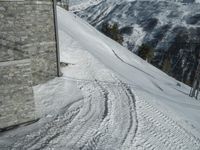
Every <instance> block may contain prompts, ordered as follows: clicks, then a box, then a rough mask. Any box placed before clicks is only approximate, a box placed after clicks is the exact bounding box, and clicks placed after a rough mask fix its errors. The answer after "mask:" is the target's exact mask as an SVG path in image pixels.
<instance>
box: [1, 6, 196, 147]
mask: <svg viewBox="0 0 200 150" xmlns="http://www.w3.org/2000/svg"><path fill="white" fill-rule="evenodd" d="M58 21H59V38H60V48H61V61H62V62H63V63H62V64H66V65H63V68H62V72H63V77H61V78H57V79H54V80H52V81H49V82H48V83H46V84H42V85H39V86H36V87H35V90H34V92H35V95H36V106H37V110H38V111H37V112H38V114H39V115H40V116H41V119H40V120H39V121H38V122H37V123H34V124H32V125H29V126H26V127H20V128H18V129H15V130H12V131H9V132H6V133H2V134H0V149H3V150H4V149H10V148H12V149H19V150H21V149H30V150H33V149H34V150H35V149H59V150H60V149H61V150H66V149H67V150H78V149H87V150H93V149H99V150H100V149H101V150H102V149H103V150H111V149H112V150H120V149H121V150H132V149H148V150H149V149H157V150H161V149H173V150H174V149H177V150H179V149H185V150H188V149H192V150H199V149H200V140H199V138H200V115H199V114H200V103H199V102H198V101H196V100H195V99H192V98H189V97H188V93H189V90H190V89H189V87H188V86H186V85H184V84H182V83H179V84H180V85H179V84H178V85H177V83H178V81H176V80H175V79H173V78H171V77H169V76H167V75H166V74H165V73H163V72H161V71H159V70H158V69H156V68H155V67H153V66H151V65H150V64H148V63H147V62H145V61H143V60H142V59H140V58H139V57H137V56H136V55H134V54H133V53H131V52H130V51H129V50H127V49H125V48H124V47H122V46H121V45H119V44H118V43H116V42H114V41H113V40H111V39H109V38H107V37H105V36H104V35H102V34H101V33H100V32H98V31H97V30H96V29H95V28H93V27H92V26H90V25H89V24H88V23H86V22H85V21H83V20H82V19H80V18H79V17H77V16H76V15H74V14H72V13H70V12H67V11H65V10H64V9H61V8H59V7H58Z"/></svg>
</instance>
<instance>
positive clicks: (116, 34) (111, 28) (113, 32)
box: [101, 22, 124, 44]
mask: <svg viewBox="0 0 200 150" xmlns="http://www.w3.org/2000/svg"><path fill="white" fill-rule="evenodd" d="M101 32H102V33H104V34H105V35H106V36H108V37H110V38H111V39H113V40H115V41H117V42H118V43H120V44H122V43H123V41H124V39H123V36H122V35H121V34H120V31H119V27H118V24H117V23H114V24H113V25H111V24H109V23H107V22H105V23H103V24H102V27H101Z"/></svg>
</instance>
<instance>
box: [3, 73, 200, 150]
mask: <svg viewBox="0 0 200 150" xmlns="http://www.w3.org/2000/svg"><path fill="white" fill-rule="evenodd" d="M113 79H114V81H115V82H114V84H113V83H112V82H110V83H109V82H100V81H98V80H93V81H87V80H86V81H81V80H77V84H78V86H79V88H80V89H81V91H82V92H83V95H84V98H83V99H79V100H77V101H75V102H74V103H71V104H69V105H67V106H65V107H63V108H62V109H61V110H60V112H59V113H58V114H57V115H55V116H53V117H52V118H51V119H50V120H49V121H48V122H47V123H46V124H43V125H41V126H40V128H36V129H34V130H32V131H30V132H29V133H26V134H21V135H15V137H12V139H14V142H13V144H12V145H7V147H6V145H1V143H0V147H3V146H4V148H5V149H12V150H26V149H28V150H40V149H44V150H46V149H67V150H68V149H69V150H78V149H80V150H95V149H98V150H102V149H103V150H112V149H113V150H119V149H122V150H126V149H127V150H128V149H148V150H149V149H150V150H151V149H152V150H153V149H157V150H160V149H178V150H186V149H192V150H195V149H196V150H199V149H200V140H199V139H198V138H196V137H195V136H194V135H192V134H191V133H189V132H188V131H186V130H185V129H184V128H183V127H181V125H179V124H177V123H176V122H175V121H173V120H172V119H171V118H169V117H168V116H166V115H165V114H163V113H162V112H160V111H159V110H158V109H156V108H155V107H153V106H152V105H151V104H149V103H148V102H146V101H145V100H143V99H142V98H140V97H138V96H137V94H136V92H135V91H136V89H135V86H133V85H132V86H130V85H127V84H126V83H123V82H122V81H120V80H119V79H118V78H117V77H115V76H113Z"/></svg>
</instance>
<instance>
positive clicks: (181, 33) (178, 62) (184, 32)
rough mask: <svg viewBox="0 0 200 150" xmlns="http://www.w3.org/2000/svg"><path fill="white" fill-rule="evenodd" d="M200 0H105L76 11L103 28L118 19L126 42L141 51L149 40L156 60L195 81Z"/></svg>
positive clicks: (175, 74) (181, 77) (176, 74)
mask: <svg viewBox="0 0 200 150" xmlns="http://www.w3.org/2000/svg"><path fill="white" fill-rule="evenodd" d="M199 8H200V4H199V3H195V1H182V2H174V1H173V2H172V1H131V0H129V1H128V0H122V1H117V0H116V1H114V0H103V1H101V2H100V3H98V4H96V5H93V6H90V7H88V8H87V9H84V10H82V11H77V12H76V13H77V14H78V15H79V16H80V17H82V18H84V19H85V20H87V21H88V22H89V23H90V24H92V25H93V26H95V27H96V28H98V29H99V30H101V28H102V24H103V23H105V22H106V23H107V22H109V23H111V24H113V23H117V24H118V25H119V29H120V32H121V34H122V35H123V38H124V42H123V45H124V46H126V47H127V48H128V49H129V50H131V51H132V52H135V53H137V50H138V47H139V46H140V45H142V44H144V43H145V44H147V45H149V46H150V47H152V49H153V50H154V59H153V61H152V63H153V64H154V65H155V66H156V67H158V68H160V69H163V68H164V66H165V65H166V63H168V64H167V65H168V70H167V71H166V72H167V73H168V74H170V75H171V76H173V77H175V78H176V79H178V80H180V81H182V82H185V83H187V84H189V85H190V84H191V83H192V81H193V78H194V73H195V69H196V67H197V59H198V55H199V50H200V36H199V35H200V9H199Z"/></svg>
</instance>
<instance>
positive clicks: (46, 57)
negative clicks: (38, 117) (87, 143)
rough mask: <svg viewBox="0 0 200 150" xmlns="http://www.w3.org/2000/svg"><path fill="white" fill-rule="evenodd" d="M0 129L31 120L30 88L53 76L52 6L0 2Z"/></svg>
mask: <svg viewBox="0 0 200 150" xmlns="http://www.w3.org/2000/svg"><path fill="white" fill-rule="evenodd" d="M0 12H1V13H0V22H1V23H0V49H1V50H0V129H2V128H5V127H9V126H13V125H17V124H21V123H24V122H27V121H30V120H33V119H35V112H34V108H35V104H34V95H33V90H32V86H34V85H37V84H39V83H43V82H46V81H47V80H49V79H51V78H54V77H55V76H56V75H57V57H56V42H55V30H54V15H53V2H52V1H50V0H39V1H31V0H25V1H13V0H12V1H11V0H7V1H5V0H3V1H2V0H0Z"/></svg>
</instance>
